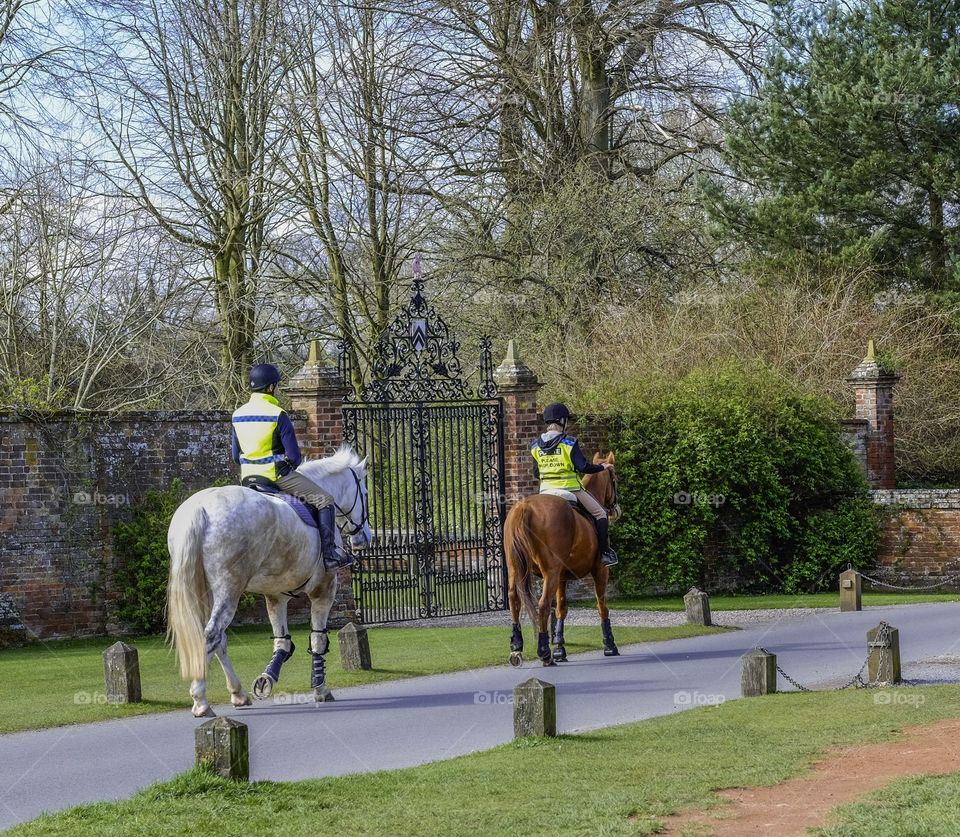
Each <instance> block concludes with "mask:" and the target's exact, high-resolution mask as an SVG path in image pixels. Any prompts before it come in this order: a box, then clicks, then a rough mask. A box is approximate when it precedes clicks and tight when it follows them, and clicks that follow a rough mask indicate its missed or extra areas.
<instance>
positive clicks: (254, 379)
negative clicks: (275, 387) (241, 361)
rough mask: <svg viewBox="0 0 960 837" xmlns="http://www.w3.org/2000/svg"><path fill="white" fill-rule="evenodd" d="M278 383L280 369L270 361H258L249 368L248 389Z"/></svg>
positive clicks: (262, 387)
mask: <svg viewBox="0 0 960 837" xmlns="http://www.w3.org/2000/svg"><path fill="white" fill-rule="evenodd" d="M278 383H280V370H279V369H277V367H276V366H274V365H273V364H272V363H259V364H257V365H256V366H254V367H252V368H251V369H250V389H252V390H261V389H266V388H267V387H268V386H270V385H271V384H278Z"/></svg>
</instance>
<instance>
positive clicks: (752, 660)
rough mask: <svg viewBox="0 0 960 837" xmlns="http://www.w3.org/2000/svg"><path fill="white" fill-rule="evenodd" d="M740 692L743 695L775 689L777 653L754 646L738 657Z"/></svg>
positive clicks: (768, 691)
mask: <svg viewBox="0 0 960 837" xmlns="http://www.w3.org/2000/svg"><path fill="white" fill-rule="evenodd" d="M740 666H741V668H740V692H741V693H742V695H743V696H744V697H758V696H759V695H772V694H773V693H774V692H775V691H777V655H776V654H771V653H770V652H769V651H764V650H763V649H761V648H754V649H753V650H752V651H748V652H747V653H746V654H744V655H743V656H742V657H741V658H740Z"/></svg>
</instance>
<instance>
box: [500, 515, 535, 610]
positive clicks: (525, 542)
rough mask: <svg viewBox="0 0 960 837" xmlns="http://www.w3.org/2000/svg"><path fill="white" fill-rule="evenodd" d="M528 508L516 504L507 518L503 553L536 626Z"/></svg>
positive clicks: (526, 608) (524, 606) (531, 543)
mask: <svg viewBox="0 0 960 837" xmlns="http://www.w3.org/2000/svg"><path fill="white" fill-rule="evenodd" d="M530 511H531V509H530V506H529V505H528V504H527V503H525V502H520V503H518V504H517V505H516V506H515V507H514V508H513V510H512V511H511V512H510V515H509V517H508V518H507V524H508V525H507V526H505V527H504V533H503V540H504V547H505V548H504V552H505V554H506V556H507V561H508V562H510V565H511V566H512V568H513V583H514V585H515V587H516V590H517V593H518V594H519V595H520V601H521V603H522V604H523V609H524V610H525V611H526V612H527V616H529V617H530V621H531V622H532V623H533V624H534V625H536V624H537V606H536V604H534V601H533V590H532V588H531V586H530V567H531V565H532V562H533V540H532V537H531V531H530V522H529V517H530Z"/></svg>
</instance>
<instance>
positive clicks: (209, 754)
mask: <svg viewBox="0 0 960 837" xmlns="http://www.w3.org/2000/svg"><path fill="white" fill-rule="evenodd" d="M195 740H196V751H197V764H198V765H207V766H208V767H209V768H210V769H211V770H213V772H214V773H216V774H217V775H218V776H223V778H224V779H236V780H237V781H239V782H246V781H249V779H250V739H249V736H248V734H247V725H246V724H241V723H240V722H239V721H235V720H233V718H214V719H213V720H210V721H206V722H205V723H202V724H200V726H198V727H197V732H196V739H195Z"/></svg>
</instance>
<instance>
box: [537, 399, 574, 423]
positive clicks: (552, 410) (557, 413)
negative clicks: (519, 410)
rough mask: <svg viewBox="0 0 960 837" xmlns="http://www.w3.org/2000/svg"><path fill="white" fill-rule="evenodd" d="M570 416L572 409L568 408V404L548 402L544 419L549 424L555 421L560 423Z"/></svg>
mask: <svg viewBox="0 0 960 837" xmlns="http://www.w3.org/2000/svg"><path fill="white" fill-rule="evenodd" d="M568 418H570V411H569V410H568V409H567V405H566V404H547V406H546V409H544V411H543V420H544V421H545V422H546V423H547V424H552V423H553V422H556V423H557V424H559V423H560V422H562V421H565V420H566V419H568Z"/></svg>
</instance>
